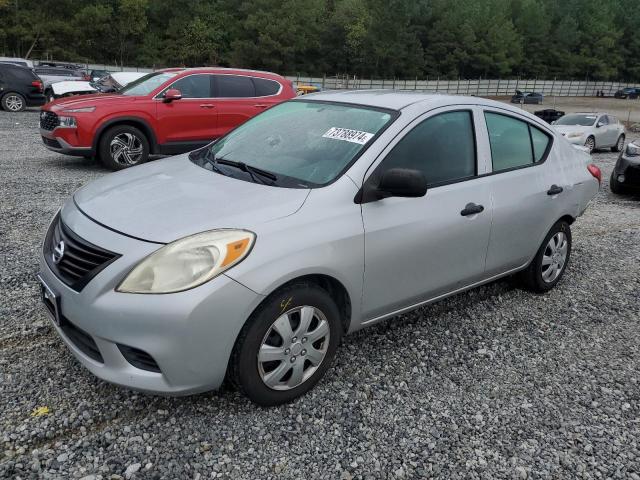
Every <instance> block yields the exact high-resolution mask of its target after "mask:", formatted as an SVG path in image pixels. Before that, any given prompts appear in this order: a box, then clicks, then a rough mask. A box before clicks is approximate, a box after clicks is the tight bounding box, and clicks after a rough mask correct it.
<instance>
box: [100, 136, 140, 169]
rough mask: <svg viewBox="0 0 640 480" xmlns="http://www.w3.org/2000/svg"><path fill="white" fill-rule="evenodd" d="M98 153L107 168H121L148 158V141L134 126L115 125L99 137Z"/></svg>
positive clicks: (137, 163) (131, 165)
mask: <svg viewBox="0 0 640 480" xmlns="http://www.w3.org/2000/svg"><path fill="white" fill-rule="evenodd" d="M98 154H99V156H100V160H101V161H102V163H103V164H104V165H105V166H106V167H107V168H110V169H111V170H123V169H125V168H129V167H133V166H134V165H139V164H141V163H144V162H146V161H147V160H148V159H149V141H148V140H147V137H146V135H145V134H144V133H142V132H141V131H140V130H138V129H137V128H136V127H132V126H131V125H117V126H115V127H113V128H110V129H109V130H107V131H106V132H105V134H104V135H103V136H102V138H101V139H100V143H99V145H98Z"/></svg>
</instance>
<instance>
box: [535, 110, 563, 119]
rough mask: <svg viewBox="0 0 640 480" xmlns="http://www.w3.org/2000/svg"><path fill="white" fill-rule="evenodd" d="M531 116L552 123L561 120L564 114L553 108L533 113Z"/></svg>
mask: <svg viewBox="0 0 640 480" xmlns="http://www.w3.org/2000/svg"><path fill="white" fill-rule="evenodd" d="M533 114H534V115H535V116H536V117H538V118H541V119H542V120H544V121H545V122H547V123H553V122H555V121H556V120H558V119H559V118H562V117H563V116H564V112H563V111H561V110H556V109H554V108H546V109H544V110H538V111H536V112H533Z"/></svg>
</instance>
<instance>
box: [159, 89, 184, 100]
mask: <svg viewBox="0 0 640 480" xmlns="http://www.w3.org/2000/svg"><path fill="white" fill-rule="evenodd" d="M181 98H182V92H181V91H180V90H177V89H175V88H170V89H169V90H167V91H166V92H164V99H163V100H162V101H163V102H164V103H171V102H173V101H174V100H180V99H181Z"/></svg>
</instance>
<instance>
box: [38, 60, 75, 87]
mask: <svg viewBox="0 0 640 480" xmlns="http://www.w3.org/2000/svg"><path fill="white" fill-rule="evenodd" d="M33 70H34V71H35V72H36V74H37V75H38V76H39V77H40V79H41V80H42V83H44V88H45V90H48V88H49V87H50V86H51V84H52V83H55V82H63V81H65V80H88V77H87V75H86V74H85V72H84V70H81V69H79V68H71V67H52V66H49V65H44V66H43V65H37V66H36V67H35V68H34V69H33Z"/></svg>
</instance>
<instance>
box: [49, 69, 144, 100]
mask: <svg viewBox="0 0 640 480" xmlns="http://www.w3.org/2000/svg"><path fill="white" fill-rule="evenodd" d="M146 74H147V73H145V72H114V73H111V74H109V75H107V76H105V77H103V78H101V79H100V80H99V81H98V82H86V81H64V82H56V83H53V84H52V85H51V87H50V88H49V90H48V91H47V93H48V100H49V101H50V102H51V101H53V100H55V99H56V98H61V97H70V96H72V95H85V94H88V93H101V92H117V91H118V90H120V89H121V88H122V87H124V86H125V85H127V84H129V83H131V82H133V81H135V80H138V79H139V78H142V77H144V76H145V75H146Z"/></svg>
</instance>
